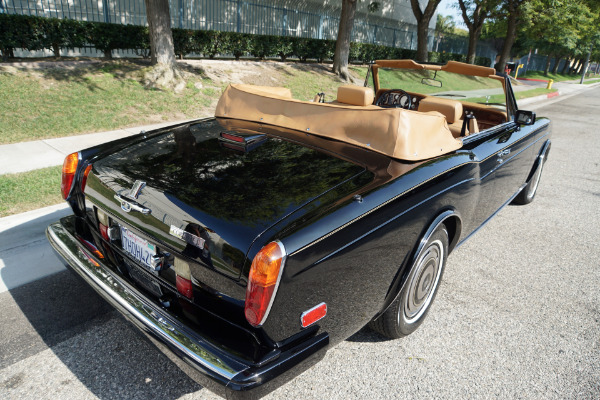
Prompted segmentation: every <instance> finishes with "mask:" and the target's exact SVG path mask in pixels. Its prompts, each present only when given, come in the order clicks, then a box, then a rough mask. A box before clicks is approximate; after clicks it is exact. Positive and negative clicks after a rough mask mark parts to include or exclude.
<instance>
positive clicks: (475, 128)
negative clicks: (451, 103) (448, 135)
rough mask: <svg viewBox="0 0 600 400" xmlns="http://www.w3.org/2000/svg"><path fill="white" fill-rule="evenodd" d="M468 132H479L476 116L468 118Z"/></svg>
mask: <svg viewBox="0 0 600 400" xmlns="http://www.w3.org/2000/svg"><path fill="white" fill-rule="evenodd" d="M468 128H469V134H471V135H472V134H474V133H477V132H479V124H478V123H477V119H476V118H471V119H470V120H469V126H468Z"/></svg>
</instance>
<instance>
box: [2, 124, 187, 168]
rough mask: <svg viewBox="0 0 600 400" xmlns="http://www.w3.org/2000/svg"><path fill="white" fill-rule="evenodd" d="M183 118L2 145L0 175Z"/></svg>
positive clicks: (46, 164) (56, 162) (49, 163)
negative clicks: (107, 130)
mask: <svg viewBox="0 0 600 400" xmlns="http://www.w3.org/2000/svg"><path fill="white" fill-rule="evenodd" d="M185 121H186V120H183V121H171V122H163V123H160V124H154V125H147V126H140V127H134V128H125V129H118V130H115V131H109V132H98V133H91V134H87V135H77V136H68V137H62V138H56V139H44V140H34V141H31V142H21V143H13V144H5V145H1V146H0V160H1V161H0V175H3V174H14V173H17V172H26V171H32V170H35V169H40V168H46V167H52V166H55V165H62V163H63V161H64V159H65V157H66V156H67V155H68V154H71V153H73V152H75V151H79V150H82V149H85V148H88V147H92V146H96V145H98V144H101V143H106V142H110V141H111V140H116V139H121V138H124V137H127V136H132V135H136V134H138V133H140V132H141V131H146V132H148V131H151V130H153V129H157V128H162V127H164V126H169V125H175V124H178V123H181V122H185Z"/></svg>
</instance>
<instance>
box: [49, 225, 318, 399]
mask: <svg viewBox="0 0 600 400" xmlns="http://www.w3.org/2000/svg"><path fill="white" fill-rule="evenodd" d="M74 218H76V217H74V216H71V217H66V218H63V219H62V220H61V221H60V222H57V223H54V224H52V225H50V226H49V227H48V228H47V230H46V236H47V237H48V240H49V241H50V244H51V245H52V247H53V248H54V250H55V251H56V252H57V253H58V255H60V257H61V258H62V259H64V262H65V263H66V264H67V265H68V266H70V267H71V268H72V269H73V270H74V271H75V272H76V273H77V274H78V275H80V276H81V277H82V278H83V279H84V280H85V281H86V282H87V283H88V284H90V285H91V286H92V287H93V288H94V289H95V290H96V291H97V292H98V293H99V294H100V295H101V296H102V297H104V299H106V300H107V301H108V302H109V303H110V304H112V305H113V306H114V307H115V308H116V309H117V310H119V311H120V312H121V313H122V314H123V315H124V316H125V317H127V318H128V319H129V320H130V321H131V322H133V323H134V324H135V325H136V326H137V327H138V328H139V329H140V330H141V331H142V332H144V333H145V334H146V336H147V337H148V338H150V339H151V341H152V342H153V343H154V344H155V345H157V347H158V348H159V349H160V350H162V351H163V353H165V354H166V355H167V356H168V357H169V358H170V359H171V360H172V361H173V362H175V363H176V364H177V365H178V366H179V367H180V368H181V369H182V370H183V371H184V372H186V373H187V374H188V375H190V377H191V378H192V379H194V380H195V381H197V382H198V383H200V384H201V385H203V386H205V387H207V388H208V389H210V390H212V391H214V392H216V393H218V394H220V395H222V396H225V397H228V398H230V397H233V398H238V397H243V398H248V397H250V398H253V397H256V396H262V395H264V394H266V393H268V392H270V391H271V390H273V389H275V388H276V387H277V386H279V385H280V384H282V383H284V382H282V381H287V380H289V379H291V378H293V377H294V376H296V375H298V374H299V373H301V372H302V371H304V370H305V369H307V368H309V367H310V366H311V365H313V364H315V363H316V362H318V360H319V359H321V358H322V357H323V356H324V354H325V350H326V347H327V345H328V344H329V336H328V335H327V334H326V333H322V334H320V335H317V336H314V337H312V338H310V339H308V340H306V341H304V342H302V343H301V344H299V345H298V346H296V347H294V348H292V349H289V350H287V351H285V352H282V353H281V354H280V356H279V357H278V358H277V359H276V360H274V361H273V362H270V363H268V364H266V365H261V366H260V367H256V366H254V365H251V364H246V363H244V362H242V361H240V360H239V359H236V358H235V357H233V356H231V355H230V354H228V353H227V351H226V350H224V349H221V348H219V347H218V346H215V345H214V344H213V343H214V340H213V341H212V343H211V342H209V341H208V340H206V338H203V337H202V336H200V335H198V334H196V333H195V332H194V331H192V330H191V329H190V328H188V327H186V326H185V325H183V324H182V323H180V322H178V321H177V320H176V319H174V318H173V317H172V316H170V315H169V313H168V312H167V311H166V310H164V309H163V308H161V307H160V306H158V305H157V304H155V303H154V302H152V301H151V300H149V299H147V298H146V297H144V295H142V294H141V293H140V292H139V291H138V290H137V289H136V288H135V287H133V286H132V285H130V284H129V283H128V282H126V281H125V280H124V279H122V278H120V277H119V276H118V275H117V274H115V273H113V272H112V271H111V270H110V269H109V268H108V267H106V266H105V265H103V264H102V262H101V260H99V259H97V258H94V257H93V256H92V254H91V253H90V252H89V251H88V250H87V248H86V247H85V246H84V245H83V244H82V243H81V242H80V241H79V240H78V239H77V238H76V235H75V233H74V229H73V228H72V227H73V226H74V224H73V219H74ZM213 339H214V338H213ZM292 368H293V370H292ZM275 378H277V379H275ZM274 380H276V382H277V383H276V384H273V381H274ZM267 383H269V384H268V385H266V384H267ZM251 389H252V390H251Z"/></svg>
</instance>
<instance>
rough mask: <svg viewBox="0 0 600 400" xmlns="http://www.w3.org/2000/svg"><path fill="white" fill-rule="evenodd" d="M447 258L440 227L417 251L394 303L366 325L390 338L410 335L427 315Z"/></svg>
mask: <svg viewBox="0 0 600 400" xmlns="http://www.w3.org/2000/svg"><path fill="white" fill-rule="evenodd" d="M447 257H448V232H447V231H446V228H445V226H444V225H443V224H442V225H440V226H438V227H437V228H436V230H435V231H434V232H433V233H432V234H431V236H430V237H429V239H428V240H427V243H425V245H424V246H423V247H422V249H421V250H420V251H419V254H418V255H417V257H416V258H415V260H416V261H415V262H414V263H413V265H412V266H411V268H410V272H409V275H408V277H407V278H406V282H405V283H404V286H403V288H402V290H401V291H400V294H399V295H398V297H397V298H396V300H394V302H393V303H392V304H391V305H390V306H389V307H388V309H387V310H386V311H385V312H384V313H383V314H382V315H380V316H379V317H378V318H377V319H376V320H374V321H371V323H370V324H369V326H370V327H371V328H372V329H374V330H375V331H377V332H379V333H381V334H382V335H383V336H386V337H388V338H390V339H396V338H400V337H404V336H407V335H410V334H411V333H413V332H414V331H415V330H416V329H417V328H418V327H419V326H420V325H421V324H422V323H423V321H424V320H425V317H426V316H427V313H428V312H429V309H430V307H431V304H432V303H433V300H434V298H435V295H436V293H437V289H438V286H439V283H440V281H441V279H442V275H443V273H444V267H445V265H446V259H447Z"/></svg>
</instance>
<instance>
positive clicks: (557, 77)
mask: <svg viewBox="0 0 600 400" xmlns="http://www.w3.org/2000/svg"><path fill="white" fill-rule="evenodd" d="M519 78H529V79H542V80H546V81H547V80H548V79H552V80H553V81H554V82H561V81H572V80H579V79H581V75H568V74H553V73H551V72H548V76H545V75H544V72H543V71H527V74H525V75H522V74H521V73H519ZM586 79H590V78H586ZM592 79H593V77H592ZM596 80H598V79H596ZM584 83H586V82H585V81H584ZM590 83H591V82H590Z"/></svg>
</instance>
